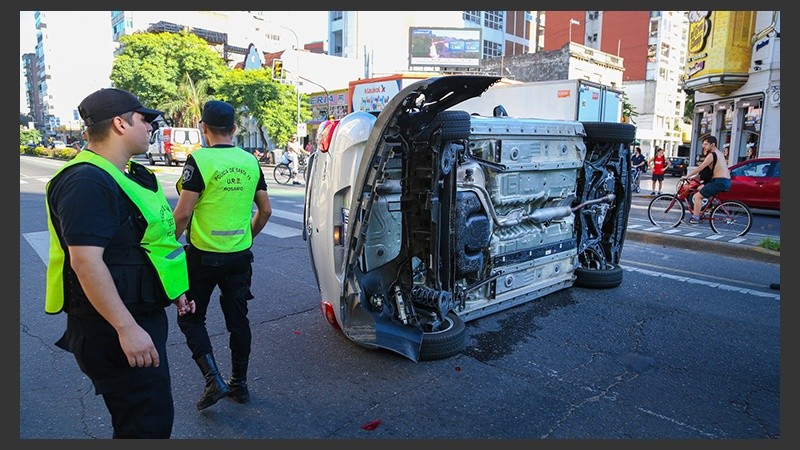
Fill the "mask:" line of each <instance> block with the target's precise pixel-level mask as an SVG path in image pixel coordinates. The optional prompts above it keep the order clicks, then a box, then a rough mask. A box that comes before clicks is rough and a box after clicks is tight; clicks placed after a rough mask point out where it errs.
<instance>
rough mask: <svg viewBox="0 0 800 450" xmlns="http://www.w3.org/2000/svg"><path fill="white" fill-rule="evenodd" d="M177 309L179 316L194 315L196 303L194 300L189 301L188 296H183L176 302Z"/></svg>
mask: <svg viewBox="0 0 800 450" xmlns="http://www.w3.org/2000/svg"><path fill="white" fill-rule="evenodd" d="M175 307H176V308H178V315H179V316H183V315H185V314H189V313H194V311H195V303H194V300H187V299H186V294H181V296H180V297H178V299H177V300H175Z"/></svg>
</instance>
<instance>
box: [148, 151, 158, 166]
mask: <svg viewBox="0 0 800 450" xmlns="http://www.w3.org/2000/svg"><path fill="white" fill-rule="evenodd" d="M147 161H148V162H149V163H150V165H151V166H155V165H156V160H155V159H153V155H152V154H151V153H148V154H147Z"/></svg>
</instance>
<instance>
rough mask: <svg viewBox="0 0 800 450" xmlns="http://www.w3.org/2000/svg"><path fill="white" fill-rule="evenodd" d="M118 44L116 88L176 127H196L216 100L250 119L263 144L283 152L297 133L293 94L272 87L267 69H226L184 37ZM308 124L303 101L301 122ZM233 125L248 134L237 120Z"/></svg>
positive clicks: (142, 37) (137, 37) (151, 36)
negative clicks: (207, 104)
mask: <svg viewBox="0 0 800 450" xmlns="http://www.w3.org/2000/svg"><path fill="white" fill-rule="evenodd" d="M120 43H121V44H122V46H123V49H122V52H121V53H120V54H119V55H118V56H117V57H116V58H115V59H114V64H113V67H112V71H111V81H112V82H113V84H114V86H115V87H118V88H121V89H125V90H128V91H130V92H133V93H134V94H136V95H137V96H138V97H139V99H140V100H141V101H142V103H144V104H145V105H146V106H148V107H152V108H156V109H160V110H162V111H164V113H165V116H167V117H165V119H169V121H171V122H172V124H173V125H174V126H183V127H194V126H196V125H197V122H199V120H200V114H201V109H202V106H203V104H205V102H206V101H208V100H212V99H215V100H223V101H227V102H228V103H230V104H231V105H233V107H234V108H235V109H236V110H237V111H238V112H239V113H240V116H244V117H248V116H252V117H253V118H254V119H255V121H256V122H257V124H258V128H259V132H260V134H261V139H262V141H263V142H265V143H266V142H268V141H269V140H272V142H274V143H275V144H276V145H277V146H278V147H284V146H285V145H286V142H288V140H289V137H290V136H291V135H292V134H295V133H296V130H297V94H296V91H295V90H294V88H293V87H291V86H288V85H284V84H282V83H280V82H277V81H273V80H272V74H271V69H269V68H262V69H252V70H242V69H229V68H228V67H227V65H226V64H225V61H224V60H223V59H222V57H221V56H220V55H219V54H218V53H216V52H215V51H214V50H213V49H211V48H210V47H209V45H208V43H207V42H206V41H204V40H203V39H201V38H199V37H197V36H195V35H193V34H189V33H187V32H181V33H134V34H131V35H126V36H122V37H121V38H120ZM310 118H311V112H310V110H309V107H308V103H307V98H306V96H302V97H301V99H300V121H301V122H305V121H306V120H309V119H310ZM237 125H238V128H239V130H244V129H245V128H246V127H245V126H244V124H243V123H241V120H239V121H238V123H237ZM265 131H266V134H265ZM267 135H268V136H269V138H270V139H267Z"/></svg>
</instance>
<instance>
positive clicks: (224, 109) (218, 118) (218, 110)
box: [200, 100, 234, 128]
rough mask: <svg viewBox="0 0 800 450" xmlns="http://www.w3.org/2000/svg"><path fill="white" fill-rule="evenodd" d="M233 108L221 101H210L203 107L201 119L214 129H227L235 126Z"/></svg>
mask: <svg viewBox="0 0 800 450" xmlns="http://www.w3.org/2000/svg"><path fill="white" fill-rule="evenodd" d="M233 115H234V111H233V106H231V104H230V103H227V102H222V101H219V100H210V101H207V102H206V104H205V105H203V117H202V118H201V119H200V121H201V122H203V123H204V124H206V125H211V126H212V127H221V128H227V127H231V126H233Z"/></svg>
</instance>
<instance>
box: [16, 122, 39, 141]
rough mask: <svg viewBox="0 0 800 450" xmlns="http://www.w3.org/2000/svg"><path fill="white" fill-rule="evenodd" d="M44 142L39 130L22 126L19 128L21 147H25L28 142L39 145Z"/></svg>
mask: <svg viewBox="0 0 800 450" xmlns="http://www.w3.org/2000/svg"><path fill="white" fill-rule="evenodd" d="M41 141H42V134H41V133H40V132H39V130H36V129H30V128H26V127H23V126H21V125H20V127H19V145H25V144H27V143H28V142H33V143H34V144H39V142H41Z"/></svg>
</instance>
